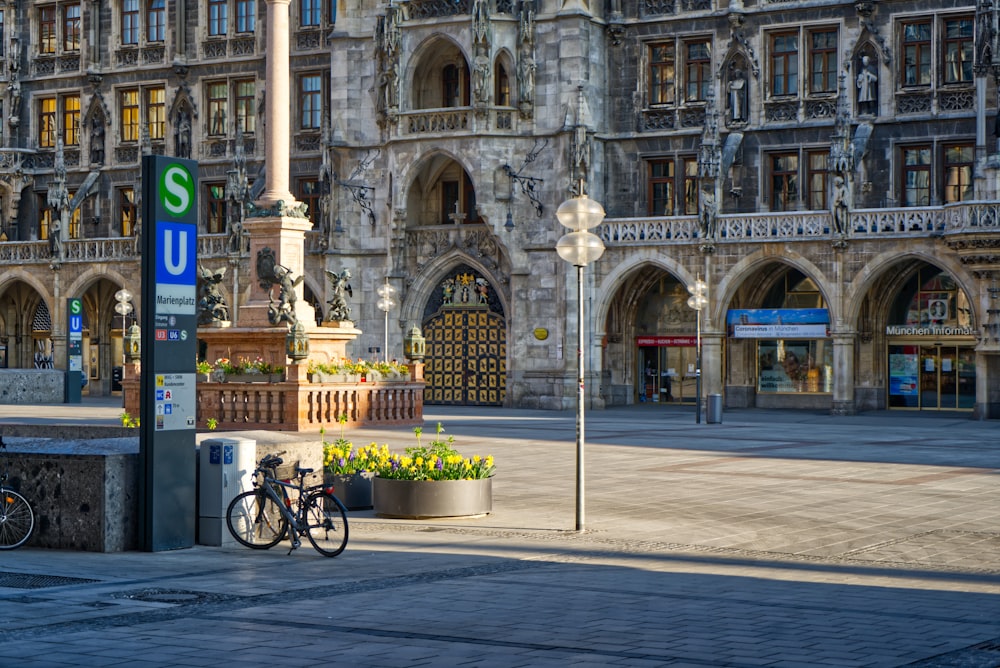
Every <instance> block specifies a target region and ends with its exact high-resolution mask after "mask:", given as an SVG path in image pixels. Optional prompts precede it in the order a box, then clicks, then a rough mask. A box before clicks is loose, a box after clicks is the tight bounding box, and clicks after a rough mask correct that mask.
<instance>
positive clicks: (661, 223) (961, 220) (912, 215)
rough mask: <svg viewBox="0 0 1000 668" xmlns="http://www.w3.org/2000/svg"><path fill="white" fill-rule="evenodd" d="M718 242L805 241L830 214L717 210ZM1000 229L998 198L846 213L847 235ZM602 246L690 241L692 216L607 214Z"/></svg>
mask: <svg viewBox="0 0 1000 668" xmlns="http://www.w3.org/2000/svg"><path fill="white" fill-rule="evenodd" d="M717 224H718V238H717V239H716V241H717V242H718V243H727V242H730V243H732V242H744V243H745V242H765V241H810V240H816V239H823V238H829V237H830V236H831V228H832V225H833V217H832V216H831V215H830V213H829V212H827V211H792V212H773V213H746V214H726V215H720V216H719V217H718V219H717ZM974 232H1000V204H997V203H993V202H971V203H967V204H952V205H948V206H943V207H905V208H897V209H858V210H855V211H852V212H851V214H850V230H849V233H848V237H850V238H853V239H883V238H889V237H894V238H898V237H911V238H919V237H937V236H946V235H949V234H963V233H965V234H967V233H974ZM596 233H597V234H598V235H599V236H600V237H601V239H602V240H603V241H604V243H605V245H606V246H627V245H631V244H642V245H649V244H650V242H654V243H662V244H670V245H675V244H676V245H679V244H688V243H696V242H697V241H698V239H699V235H698V219H697V217H696V216H670V217H662V218H611V219H606V220H605V221H604V222H603V223H602V224H601V225H600V226H599V227H598V228H597V230H596Z"/></svg>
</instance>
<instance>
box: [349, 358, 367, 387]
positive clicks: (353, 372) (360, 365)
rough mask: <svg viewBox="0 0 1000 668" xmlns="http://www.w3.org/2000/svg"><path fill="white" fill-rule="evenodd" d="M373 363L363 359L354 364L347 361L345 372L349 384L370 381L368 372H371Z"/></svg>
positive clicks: (355, 361)
mask: <svg viewBox="0 0 1000 668" xmlns="http://www.w3.org/2000/svg"><path fill="white" fill-rule="evenodd" d="M371 368H372V367H371V363H370V362H367V361H365V360H363V359H357V360H354V361H353V362H352V361H350V360H347V361H345V362H344V371H345V373H347V382H349V383H350V382H354V383H357V382H362V383H363V382H365V381H367V380H368V372H369V371H370V370H371Z"/></svg>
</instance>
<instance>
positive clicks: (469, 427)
mask: <svg viewBox="0 0 1000 668" xmlns="http://www.w3.org/2000/svg"><path fill="white" fill-rule="evenodd" d="M19 410H21V414H20V415H17V416H15V415H12V414H10V413H9V412H8V411H6V410H0V422H7V421H11V420H14V419H22V420H28V419H33V417H32V415H33V414H32V413H31V412H30V411H28V412H27V413H25V412H24V411H25V410H26V409H23V408H21V409H19ZM38 410H39V411H41V414H42V415H44V414H46V411H45V407H42V408H39V409H38ZM82 410H84V412H85V414H86V415H87V418H88V419H89V420H91V421H101V420H111V421H114V419H115V418H116V416H117V414H118V413H120V409H117V408H115V407H113V406H110V405H108V406H104V405H102V404H99V403H91V404H89V405H87V406H84V407H83V408H82ZM425 417H426V426H425V428H424V432H425V434H427V433H430V432H431V431H433V428H434V425H435V424H436V423H437V422H438V421H440V422H442V423H443V425H444V428H445V430H446V434H448V435H452V436H454V437H455V440H456V445H457V446H458V448H459V450H460V451H462V452H464V453H466V454H473V453H481V454H487V453H490V454H493V455H494V456H495V457H496V459H497V462H498V474H497V477H496V478H495V481H494V512H493V513H492V514H491V515H489V516H487V517H482V518H476V519H461V520H438V521H404V520H385V519H380V518H377V517H375V516H374V515H373V514H372V513H371V512H370V511H369V512H354V513H351V515H350V519H351V540H350V544H349V545H348V548H347V550H346V551H345V552H344V553H343V554H342V555H341V556H339V557H337V558H335V559H327V558H324V557H321V556H319V555H318V554H317V553H316V552H314V551H313V550H312V549H311V548H309V547H308V546H304V547H303V548H301V549H299V550H297V551H295V552H293V553H291V554H288V550H287V549H281V548H280V546H279V547H277V548H274V549H272V550H270V551H266V552H261V551H252V550H246V549H237V548H216V547H206V546H197V547H194V548H191V549H186V550H177V551H172V552H160V553H152V554H150V553H140V552H129V553H116V554H97V553H78V552H64V551H55V550H41V549H31V548H27V549H24V548H22V549H20V550H16V551H12V552H0V618H2V619H3V620H4V623H3V624H0V665H3V666H7V665H10V666H33V667H34V666H111V665H127V666H208V665H215V664H219V663H221V662H227V664H229V663H234V662H235V663H236V664H237V665H241V666H273V665H287V666H314V665H319V664H322V663H332V664H336V665H344V666H418V665H434V666H460V665H468V666H487V667H488V666H504V667H507V666H608V665H621V666H702V667H705V666H740V667H743V666H747V667H749V666H803V667H804V666H886V667H889V666H947V667H963V668H985V667H987V666H1000V475H998V472H1000V438H998V436H1000V423H997V422H995V421H993V422H976V421H972V420H970V419H968V416H967V415H965V414H936V415H932V416H927V415H925V414H915V413H907V414H902V415H899V414H889V413H870V414H864V415H860V416H853V417H832V416H828V415H824V414H819V413H802V412H782V411H728V412H727V413H726V414H725V416H724V422H723V424H712V425H709V424H695V422H694V415H693V413H692V412H691V409H690V408H683V407H674V406H640V407H630V408H628V409H610V410H606V411H591V412H588V413H587V416H586V418H587V421H586V434H585V435H586V446H585V451H586V494H585V499H586V507H585V512H586V514H585V518H584V520H585V524H586V531H585V532H583V533H579V532H576V531H575V530H574V529H575V521H576V516H575V461H576V459H575V457H576V443H575V433H576V432H575V416H574V414H573V413H571V412H570V413H558V412H544V411H522V410H495V409H480V410H476V409H469V408H442V407H427V409H426V411H425ZM244 435H250V437H255V438H258V439H266V438H267V435H266V434H264V433H262V432H252V433H251V434H244ZM347 436H348V437H349V438H350V439H352V440H353V441H354V443H355V444H365V443H368V442H370V441H372V440H374V441H377V442H379V443H383V442H387V443H389V444H390V445H391V446H393V447H396V448H402V447H403V446H405V445H409V444H411V443H412V442H413V435H412V433H411V431H410V429H408V428H395V429H378V430H375V429H365V430H353V431H348V433H347ZM425 438H426V436H425Z"/></svg>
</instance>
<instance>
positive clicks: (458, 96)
mask: <svg viewBox="0 0 1000 668" xmlns="http://www.w3.org/2000/svg"><path fill="white" fill-rule="evenodd" d="M441 94H442V100H441V106H442V107H467V106H469V70H468V68H466V67H459V66H457V65H445V66H444V69H443V70H441Z"/></svg>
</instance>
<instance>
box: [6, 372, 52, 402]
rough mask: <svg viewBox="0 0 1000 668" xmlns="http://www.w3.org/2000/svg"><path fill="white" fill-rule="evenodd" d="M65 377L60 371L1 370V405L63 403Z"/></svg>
mask: <svg viewBox="0 0 1000 668" xmlns="http://www.w3.org/2000/svg"><path fill="white" fill-rule="evenodd" d="M64 377H65V372H63V371H61V370H59V369H0V404H56V403H62V401H63V398H64V397H63V394H64V392H65V389H64V387H63V384H64V382H65V381H64V380H63V378H64Z"/></svg>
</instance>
